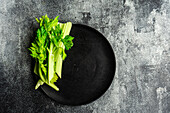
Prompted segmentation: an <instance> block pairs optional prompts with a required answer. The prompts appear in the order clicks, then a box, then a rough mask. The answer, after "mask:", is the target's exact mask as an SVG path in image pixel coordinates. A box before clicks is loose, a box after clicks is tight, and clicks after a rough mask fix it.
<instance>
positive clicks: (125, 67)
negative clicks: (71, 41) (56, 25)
mask: <svg viewBox="0 0 170 113" xmlns="http://www.w3.org/2000/svg"><path fill="white" fill-rule="evenodd" d="M0 2H1V4H0V23H1V24H0V46H1V48H0V59H1V60H0V89H1V91H0V100H1V101H0V105H1V107H0V112H1V113H3V112H17V113H18V112H28V113H31V112H50V113H53V112H59V113H132V112H134V113H169V112H170V1H169V0H107V1H106V0H86V1H85V0H67V1H66V0H58V1H55V0H48V1H46V0H27V1H26V0H0ZM44 14H48V16H49V17H55V16H57V15H59V16H60V18H59V19H60V20H61V21H71V22H73V23H81V24H86V25H89V26H91V27H93V28H95V29H97V30H99V31H100V32H101V33H102V34H103V35H104V36H105V37H106V38H107V39H108V41H109V42H110V44H111V45H112V48H113V50H114V52H115V55H116V60H117V61H116V62H117V68H116V74H115V78H114V81H113V83H112V84H111V86H110V88H109V90H108V91H107V92H106V93H105V94H104V95H103V96H102V97H101V98H99V99H98V100H96V101H94V102H92V103H90V104H88V105H82V106H77V107H71V106H64V105H59V104H57V103H56V102H55V101H53V100H51V99H50V98H48V97H47V96H46V95H44V93H43V92H42V91H41V90H34V85H35V83H36V81H34V78H33V76H32V72H31V57H30V56H29V51H28V50H27V48H28V47H29V46H30V43H31V41H32V38H33V37H34V36H33V34H34V32H35V29H36V27H37V24H36V21H35V19H34V18H35V17H40V16H42V15H44ZM22 58H24V59H22ZM21 59H22V60H21Z"/></svg>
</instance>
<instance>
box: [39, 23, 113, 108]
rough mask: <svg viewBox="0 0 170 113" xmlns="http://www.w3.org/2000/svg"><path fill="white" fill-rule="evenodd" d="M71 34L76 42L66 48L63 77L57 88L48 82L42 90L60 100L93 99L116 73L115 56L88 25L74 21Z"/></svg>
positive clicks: (78, 102) (68, 102)
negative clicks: (54, 88) (56, 89)
mask: <svg viewBox="0 0 170 113" xmlns="http://www.w3.org/2000/svg"><path fill="white" fill-rule="evenodd" d="M70 35H71V36H73V37H75V39H74V41H73V43H74V46H73V47H72V49H71V50H69V51H66V53H67V58H66V60H65V61H64V62H63V70H62V79H59V80H58V82H57V83H56V85H57V86H58V87H59V88H60V91H59V92H56V91H55V90H53V89H52V88H50V87H49V86H47V85H43V86H42V87H41V88H42V90H43V91H44V92H45V93H46V94H47V95H48V96H49V97H51V98H52V99H54V100H56V101H57V102H58V103H60V104H66V105H82V104H87V103H90V102H92V101H94V100H96V99H97V98H99V97H100V96H102V94H104V93H105V92H106V90H107V89H108V88H109V86H110V84H111V83H112V80H113V78H114V74H115V68H116V63H115V56H114V53H113V50H112V48H111V46H110V44H109V42H108V41H107V40H106V38H105V37H104V36H103V35H102V34H101V33H99V32H98V31H97V30H95V29H93V28H91V27H88V26H86V25H80V24H73V26H72V29H71V33H70Z"/></svg>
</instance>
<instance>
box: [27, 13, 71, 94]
mask: <svg viewBox="0 0 170 113" xmlns="http://www.w3.org/2000/svg"><path fill="white" fill-rule="evenodd" d="M36 20H37V22H38V23H39V25H40V26H39V29H38V30H37V36H36V38H35V40H34V42H33V43H32V46H31V47H30V48H29V50H30V51H31V54H30V55H31V56H32V57H33V58H35V61H36V62H35V67H34V73H35V74H36V75H38V76H39V77H40V79H39V80H38V82H37V84H36V86H35V89H37V88H38V87H39V86H40V85H43V84H44V83H46V84H48V85H49V86H51V87H52V88H54V89H55V90H56V91H59V88H58V87H57V86H56V85H55V84H54V82H56V81H57V80H58V78H61V72H62V63H63V60H64V59H65V58H66V56H67V55H66V53H65V49H66V50H69V49H70V48H71V47H72V46H73V42H72V40H73V39H74V37H72V36H70V35H69V33H70V30H71V27H72V23H71V22H67V23H59V22H58V16H57V17H56V18H55V19H49V18H48V16H47V15H45V16H42V17H41V18H40V19H37V18H36Z"/></svg>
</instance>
